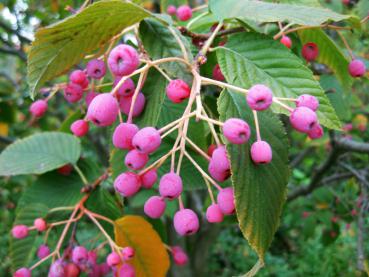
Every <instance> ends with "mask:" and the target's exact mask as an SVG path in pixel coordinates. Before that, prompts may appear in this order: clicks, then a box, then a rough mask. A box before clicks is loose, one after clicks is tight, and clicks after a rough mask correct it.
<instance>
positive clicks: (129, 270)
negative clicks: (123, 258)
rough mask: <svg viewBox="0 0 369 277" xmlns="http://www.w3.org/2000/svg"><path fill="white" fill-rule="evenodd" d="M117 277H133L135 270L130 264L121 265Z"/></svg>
mask: <svg viewBox="0 0 369 277" xmlns="http://www.w3.org/2000/svg"><path fill="white" fill-rule="evenodd" d="M119 276H122V277H135V276H136V271H135V268H134V267H133V266H132V265H130V264H123V265H122V266H121V267H120V269H119Z"/></svg>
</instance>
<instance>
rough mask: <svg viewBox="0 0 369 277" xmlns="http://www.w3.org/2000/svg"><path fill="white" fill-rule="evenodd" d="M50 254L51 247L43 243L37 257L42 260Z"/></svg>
mask: <svg viewBox="0 0 369 277" xmlns="http://www.w3.org/2000/svg"><path fill="white" fill-rule="evenodd" d="M49 254H50V248H49V247H48V246H47V245H46V244H41V245H40V246H39V248H38V249H37V257H38V258H39V259H40V260H41V259H43V258H45V257H46V256H48V255H49Z"/></svg>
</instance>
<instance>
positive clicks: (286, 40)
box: [280, 36, 292, 48]
mask: <svg viewBox="0 0 369 277" xmlns="http://www.w3.org/2000/svg"><path fill="white" fill-rule="evenodd" d="M280 42H281V43H282V44H283V45H284V46H286V47H287V48H291V46H292V40H291V39H290V38H289V37H288V36H282V38H281V40H280Z"/></svg>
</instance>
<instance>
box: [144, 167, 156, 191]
mask: <svg viewBox="0 0 369 277" xmlns="http://www.w3.org/2000/svg"><path fill="white" fill-rule="evenodd" d="M157 180H158V172H157V170H156V168H153V169H150V170H148V171H146V172H145V173H144V174H142V175H141V182H142V187H143V188H145V189H151V188H152V186H153V185H154V184H155V183H156V181H157Z"/></svg>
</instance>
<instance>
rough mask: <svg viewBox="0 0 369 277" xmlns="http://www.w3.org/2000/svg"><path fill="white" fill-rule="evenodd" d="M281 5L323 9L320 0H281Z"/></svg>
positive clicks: (271, 0) (270, 0)
mask: <svg viewBox="0 0 369 277" xmlns="http://www.w3.org/2000/svg"><path fill="white" fill-rule="evenodd" d="M265 2H274V0H268V1H265ZM278 2H279V3H281V4H291V5H302V6H310V7H322V5H321V4H320V2H319V0H279V1H278Z"/></svg>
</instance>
